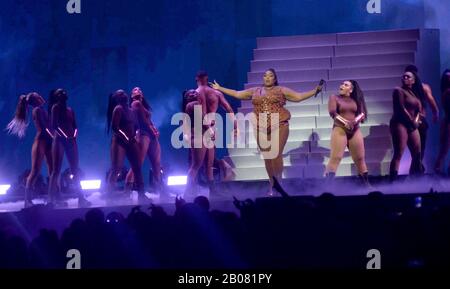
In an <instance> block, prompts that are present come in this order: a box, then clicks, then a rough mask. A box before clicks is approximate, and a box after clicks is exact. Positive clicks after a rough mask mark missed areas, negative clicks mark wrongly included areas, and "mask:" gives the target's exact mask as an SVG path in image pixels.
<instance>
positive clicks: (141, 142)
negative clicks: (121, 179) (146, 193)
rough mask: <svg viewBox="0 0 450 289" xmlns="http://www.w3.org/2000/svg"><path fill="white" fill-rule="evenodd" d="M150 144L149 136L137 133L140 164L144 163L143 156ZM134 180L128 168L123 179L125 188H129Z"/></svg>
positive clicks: (131, 171)
mask: <svg viewBox="0 0 450 289" xmlns="http://www.w3.org/2000/svg"><path fill="white" fill-rule="evenodd" d="M149 144H150V138H149V137H148V136H146V135H139V137H138V147H139V162H140V164H141V167H142V165H143V164H144V160H145V157H146V155H147V151H148V147H149ZM133 182H134V174H133V170H132V169H131V168H130V169H129V170H128V174H127V176H126V179H125V189H126V190H128V191H129V190H131V184H132V183H133Z"/></svg>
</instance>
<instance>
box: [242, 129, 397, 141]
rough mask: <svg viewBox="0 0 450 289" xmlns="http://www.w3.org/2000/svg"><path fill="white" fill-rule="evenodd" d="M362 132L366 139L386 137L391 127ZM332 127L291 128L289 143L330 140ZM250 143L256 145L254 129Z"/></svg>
mask: <svg viewBox="0 0 450 289" xmlns="http://www.w3.org/2000/svg"><path fill="white" fill-rule="evenodd" d="M360 130H361V132H362V134H363V136H364V137H384V136H389V135H390V131H389V126H387V125H367V126H361V127H360ZM331 131H332V127H331V126H330V127H327V128H314V129H310V128H308V129H295V128H292V127H290V128H289V139H288V141H318V140H330V138H331ZM248 136H249V137H248V143H251V144H252V145H256V139H255V135H254V134H253V128H252V127H250V128H249V132H248Z"/></svg>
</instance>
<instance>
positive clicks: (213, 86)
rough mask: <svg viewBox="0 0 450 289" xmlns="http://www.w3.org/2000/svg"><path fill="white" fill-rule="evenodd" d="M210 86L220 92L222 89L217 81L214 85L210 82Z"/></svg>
mask: <svg viewBox="0 0 450 289" xmlns="http://www.w3.org/2000/svg"><path fill="white" fill-rule="evenodd" d="M209 86H211V88H213V89H216V90H219V89H220V88H221V86H220V84H218V83H217V81H215V80H214V83H212V82H210V83H209Z"/></svg>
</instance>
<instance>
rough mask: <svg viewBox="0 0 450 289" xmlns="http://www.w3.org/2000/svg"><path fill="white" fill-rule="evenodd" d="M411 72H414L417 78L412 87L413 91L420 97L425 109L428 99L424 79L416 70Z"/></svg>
mask: <svg viewBox="0 0 450 289" xmlns="http://www.w3.org/2000/svg"><path fill="white" fill-rule="evenodd" d="M409 72H410V73H412V74H413V75H414V78H415V79H416V81H415V82H414V84H413V86H412V88H411V89H412V92H414V94H415V95H416V97H418V98H419V100H420V103H421V104H422V108H423V109H425V108H426V107H427V101H426V97H425V90H423V83H422V80H420V77H419V75H418V74H417V73H416V72H414V71H409Z"/></svg>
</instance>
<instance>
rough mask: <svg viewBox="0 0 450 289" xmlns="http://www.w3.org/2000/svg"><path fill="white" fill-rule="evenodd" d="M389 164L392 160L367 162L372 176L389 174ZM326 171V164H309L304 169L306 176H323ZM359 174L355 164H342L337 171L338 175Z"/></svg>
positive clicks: (304, 175)
mask: <svg viewBox="0 0 450 289" xmlns="http://www.w3.org/2000/svg"><path fill="white" fill-rule="evenodd" d="M389 164H390V162H381V163H380V162H367V168H368V170H369V174H370V175H372V176H379V175H387V174H389ZM324 172H325V165H320V164H319V165H308V166H307V169H305V170H304V174H303V177H304V178H323V175H324ZM356 175H358V170H357V169H356V166H355V164H353V163H352V164H341V165H340V166H339V167H338V169H337V171H336V176H338V177H343V176H356Z"/></svg>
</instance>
